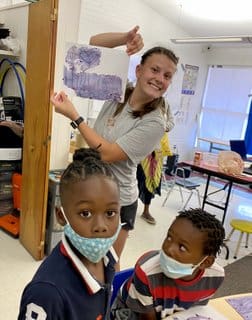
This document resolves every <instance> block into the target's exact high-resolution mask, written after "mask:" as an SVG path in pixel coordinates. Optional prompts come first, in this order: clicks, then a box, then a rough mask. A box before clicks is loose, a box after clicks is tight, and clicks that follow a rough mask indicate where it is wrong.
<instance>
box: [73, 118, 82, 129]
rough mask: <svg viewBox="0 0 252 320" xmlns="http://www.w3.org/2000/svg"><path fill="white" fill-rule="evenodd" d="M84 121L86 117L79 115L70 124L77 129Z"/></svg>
mask: <svg viewBox="0 0 252 320" xmlns="http://www.w3.org/2000/svg"><path fill="white" fill-rule="evenodd" d="M83 121H84V118H82V117H79V118H78V119H76V120H74V121H72V122H71V123H70V125H71V126H72V127H73V128H74V129H77V128H78V127H79V125H80V124H81V123H82V122H83Z"/></svg>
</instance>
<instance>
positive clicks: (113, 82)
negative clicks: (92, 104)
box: [64, 45, 123, 101]
mask: <svg viewBox="0 0 252 320" xmlns="http://www.w3.org/2000/svg"><path fill="white" fill-rule="evenodd" d="M101 59H102V51H101V49H100V48H96V47H91V46H76V45H73V46H71V47H70V48H69V49H68V50H67V53H66V57H65V66H64V84H65V85H66V86H67V87H69V88H71V89H73V90H74V91H75V93H76V95H77V96H79V97H82V98H89V99H97V100H113V101H121V100H122V94H123V90H122V79H121V78H120V77H119V76H117V75H110V74H102V73H100V74H98V73H96V72H93V73H92V72H90V69H93V68H95V67H97V66H99V65H100V64H101ZM87 71H89V72H87Z"/></svg>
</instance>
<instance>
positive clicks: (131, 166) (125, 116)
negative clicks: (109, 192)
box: [94, 101, 165, 206]
mask: <svg viewBox="0 0 252 320" xmlns="http://www.w3.org/2000/svg"><path fill="white" fill-rule="evenodd" d="M116 106H117V103H116V102H113V101H106V102H105V103H104V105H103V107H102V109H101V111H100V113H99V115H98V117H97V119H96V122H95V124H94V129H95V131H96V132H97V133H98V134H100V135H101V136H102V137H104V138H105V139H106V140H108V141H109V142H116V143H117V144H118V145H119V146H120V147H121V148H122V149H123V151H124V152H125V153H126V154H127V155H128V159H127V160H124V161H118V162H114V163H111V164H110V166H111V169H112V171H113V173H114V175H115V176H116V178H117V180H118V181H119V186H120V200H121V205H122V206H126V205H130V204H132V203H133V202H135V201H136V200H137V198H138V188H137V179H136V168H137V164H138V163H139V162H140V161H141V160H142V159H143V158H145V157H146V156H147V155H148V154H149V153H151V152H152V151H153V150H154V149H155V147H156V146H158V145H159V141H160V139H161V138H162V136H163V134H164V131H165V118H164V115H163V114H162V111H161V110H160V108H158V109H156V110H154V111H152V112H150V113H148V114H145V115H144V116H143V117H141V118H136V119H135V118H133V117H132V114H131V108H130V106H129V105H128V103H127V104H126V105H125V106H124V108H123V110H122V112H121V113H120V114H118V115H117V116H116V117H115V118H114V117H113V114H114V112H115V110H116Z"/></svg>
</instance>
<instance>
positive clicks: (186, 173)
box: [162, 167, 201, 210]
mask: <svg viewBox="0 0 252 320" xmlns="http://www.w3.org/2000/svg"><path fill="white" fill-rule="evenodd" d="M190 174H191V169H190V168H188V167H181V168H180V167H178V168H177V169H176V171H175V174H174V176H173V178H172V180H171V183H170V187H169V189H168V190H167V194H166V197H165V199H164V201H163V203H162V207H163V206H164V205H165V203H166V201H167V200H168V198H169V196H170V194H171V192H172V191H173V190H174V188H175V187H176V186H178V189H179V192H180V196H181V200H182V202H183V203H184V205H183V207H182V208H181V210H184V209H185V208H186V207H187V205H188V203H189V201H190V200H191V198H192V195H193V193H194V192H195V193H196V195H197V197H198V202H199V207H201V201H200V193H199V190H198V187H199V186H200V183H198V182H195V180H194V179H193V178H190ZM183 189H185V190H186V191H187V192H188V191H189V196H188V198H187V199H186V201H185V202H184V196H183V192H182V190H183Z"/></svg>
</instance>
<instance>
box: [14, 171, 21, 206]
mask: <svg viewBox="0 0 252 320" xmlns="http://www.w3.org/2000/svg"><path fill="white" fill-rule="evenodd" d="M21 183H22V175H21V174H20V173H13V175H12V194H13V206H14V209H17V210H19V211H20V208H21Z"/></svg>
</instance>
